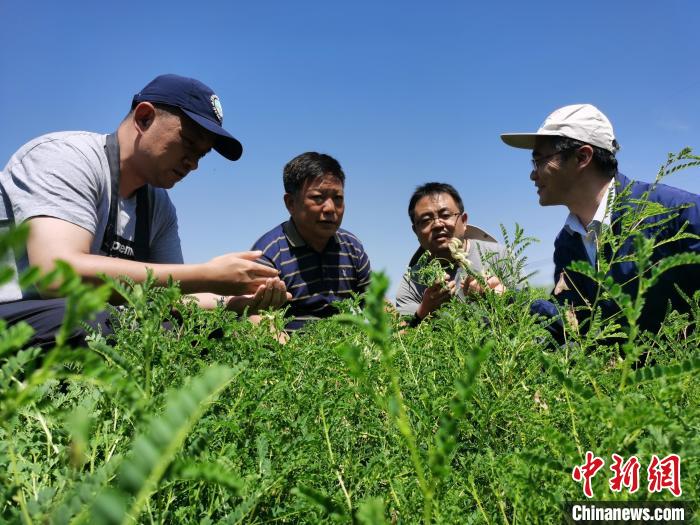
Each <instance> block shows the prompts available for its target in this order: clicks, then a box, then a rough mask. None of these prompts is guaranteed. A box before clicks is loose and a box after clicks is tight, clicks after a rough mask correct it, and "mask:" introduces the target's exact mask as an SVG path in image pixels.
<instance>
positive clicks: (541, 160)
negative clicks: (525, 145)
mask: <svg viewBox="0 0 700 525" xmlns="http://www.w3.org/2000/svg"><path fill="white" fill-rule="evenodd" d="M576 148H578V146H576V147H572V148H566V149H563V150H561V151H555V152H554V153H552V154H551V155H544V156H543V157H537V158H536V159H534V158H533V159H530V162H531V163H532V170H533V171H537V170H538V169H540V168H541V167H542V166H544V165H545V164H546V162H545V161H549V159H551V158H553V157H556V156H557V155H561V154H562V153H567V152H569V151H571V150H574V149H576Z"/></svg>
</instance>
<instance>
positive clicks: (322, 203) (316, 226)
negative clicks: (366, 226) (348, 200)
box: [284, 173, 345, 252]
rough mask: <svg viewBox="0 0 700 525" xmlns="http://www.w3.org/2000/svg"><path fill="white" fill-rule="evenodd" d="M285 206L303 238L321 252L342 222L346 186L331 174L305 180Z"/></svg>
mask: <svg viewBox="0 0 700 525" xmlns="http://www.w3.org/2000/svg"><path fill="white" fill-rule="evenodd" d="M284 203H285V205H286V206H287V210H288V211H289V214H290V215H291V217H292V220H293V221H294V226H296V229H297V231H298V232H299V234H300V235H301V237H302V238H303V239H304V240H305V241H306V242H307V244H309V245H310V246H311V247H312V248H313V249H315V250H316V251H319V252H320V251H322V250H323V249H324V248H325V246H326V244H327V243H328V240H329V239H330V238H331V237H333V235H335V232H337V231H338V228H340V224H341V223H342V221H343V213H344V212H345V200H344V189H343V183H342V182H341V181H340V179H339V178H338V177H336V176H335V175H332V174H330V173H327V174H325V175H322V176H320V177H316V178H315V179H313V180H310V179H306V180H305V181H304V185H303V186H302V188H301V189H300V190H299V191H297V192H296V193H295V194H289V193H286V194H285V195H284Z"/></svg>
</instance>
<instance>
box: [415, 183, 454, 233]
mask: <svg viewBox="0 0 700 525" xmlns="http://www.w3.org/2000/svg"><path fill="white" fill-rule="evenodd" d="M440 193H447V194H448V195H449V196H450V197H452V199H453V200H454V201H455V204H457V207H458V208H459V213H464V203H463V202H462V197H460V196H459V192H458V191H457V190H456V189H455V188H454V186H452V185H451V184H447V183H446V182H426V183H425V184H421V185H420V186H418V187H417V188H416V190H415V191H414V192H413V195H411V200H410V201H409V202H408V217H409V219H411V224H413V223H414V222H415V219H416V218H415V207H416V203H417V202H418V201H419V200H421V199H422V198H423V197H426V196H428V195H438V194H440Z"/></svg>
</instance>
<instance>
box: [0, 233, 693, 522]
mask: <svg viewBox="0 0 700 525" xmlns="http://www.w3.org/2000/svg"><path fill="white" fill-rule="evenodd" d="M521 233H522V232H520V233H519V234H518V235H521ZM22 234H23V233H22V231H21V230H20V231H19V233H15V234H13V235H14V236H15V237H16V238H8V239H4V240H3V241H2V242H3V243H5V244H7V243H10V244H12V243H17V242H19V241H21V235H22ZM17 237H18V238H17ZM0 244H1V243H0ZM3 247H4V246H0V248H3ZM515 251H517V250H515ZM685 262H688V261H685ZM691 262H692V261H691ZM514 268H515V269H516V270H517V271H519V270H520V269H521V265H519V264H517V263H516V264H514ZM57 272H58V274H60V276H61V277H62V278H63V279H64V280H65V281H66V283H69V284H67V285H66V286H65V287H64V290H63V291H64V292H65V293H66V294H67V295H68V297H69V303H70V304H71V308H70V311H71V312H73V314H72V316H69V317H71V318H70V319H67V321H66V323H67V325H66V326H67V327H68V326H69V325H70V324H71V323H73V322H75V321H76V319H78V318H81V317H84V316H86V315H87V314H88V312H90V311H95V310H97V309H99V308H101V307H102V305H103V303H104V301H105V300H106V298H107V296H108V293H109V292H110V287H109V286H107V285H106V286H105V287H103V288H101V289H98V290H92V289H90V288H88V287H86V286H85V285H83V284H82V283H80V282H79V281H77V280H76V279H73V278H71V271H70V269H69V268H66V267H61V268H60V269H59V270H57ZM55 277H56V275H54V276H53V278H55ZM642 278H644V277H642ZM37 279H38V276H37V275H31V276H28V277H26V278H25V282H35V283H36V284H38V285H39V286H41V285H42V283H41V282H39V281H37ZM111 286H114V287H116V289H117V290H119V293H121V294H122V295H123V296H124V297H125V299H126V304H125V307H123V308H120V309H119V312H118V315H117V319H118V326H117V329H116V336H115V337H116V341H115V343H114V345H113V346H110V345H107V344H106V342H105V340H104V339H103V338H102V337H101V336H99V335H95V336H94V337H93V339H92V341H91V347H90V348H89V349H70V348H66V347H65V346H64V345H63V344H62V343H61V339H59V345H58V346H57V347H56V348H55V349H54V350H52V351H49V352H40V351H39V350H38V349H32V348H30V349H23V350H22V349H21V347H22V346H23V342H24V341H26V339H27V337H28V335H29V333H28V331H27V330H26V327H22V326H16V327H12V328H7V327H5V326H4V325H2V326H0V423H1V425H0V480H1V483H0V491H1V494H0V498H1V499H0V501H2V502H3V504H2V507H1V508H0V519H2V520H5V521H9V522H20V521H24V522H26V523H34V522H36V523H44V522H50V523H128V522H133V521H136V522H144V523H263V522H266V523H267V522H282V523H299V522H302V523H304V522H311V523H314V522H327V521H339V522H357V523H382V522H387V523H391V522H397V523H414V522H419V521H424V522H445V523H532V522H544V523H552V522H557V523H558V522H561V519H562V511H561V506H562V504H563V502H564V501H566V500H581V499H584V498H583V495H582V488H581V485H580V484H579V483H576V482H574V481H573V480H572V476H571V472H572V469H573V467H574V466H575V465H579V464H582V463H583V461H584V457H585V453H586V451H589V450H590V451H593V452H594V453H595V454H597V455H599V456H601V457H604V458H605V459H606V466H605V470H604V471H601V472H600V473H599V474H598V475H597V476H596V477H594V479H593V491H594V493H595V496H596V498H595V499H601V500H603V499H604V500H628V499H631V500H652V499H666V500H668V499H673V498H672V496H671V495H670V494H669V493H668V491H664V492H662V493H659V494H650V493H649V492H647V491H646V484H645V483H646V478H645V470H644V469H645V467H646V465H648V463H649V461H650V459H651V456H652V455H653V454H656V455H659V456H665V455H667V454H670V453H676V454H678V455H680V457H681V459H682V473H681V476H682V489H683V497H682V499H683V500H696V501H697V500H698V499H699V497H700V489H699V486H700V388H699V387H700V379H699V378H698V372H697V371H698V369H700V355H699V353H698V347H699V346H700V345H699V344H698V342H699V338H700V330H698V326H697V325H698V322H700V306H699V305H698V299H700V297H699V296H697V295H696V297H695V298H694V299H693V298H689V300H690V301H691V302H693V305H694V307H693V309H692V311H691V312H690V314H687V315H679V314H677V313H671V314H670V316H669V318H668V319H667V322H666V323H665V324H664V327H663V329H662V330H661V332H660V333H659V334H646V333H641V334H640V333H637V332H636V331H634V315H635V313H634V312H635V311H636V310H635V307H636V306H635V304H636V303H632V304H631V305H630V306H629V309H628V310H626V311H623V312H622V313H621V318H622V317H625V316H627V318H626V320H627V322H631V326H632V330H630V329H626V328H625V329H623V328H621V324H616V323H615V322H608V323H607V324H604V323H603V322H602V321H601V320H597V321H595V323H594V324H595V326H594V328H597V329H599V330H598V332H596V331H595V330H592V331H591V333H590V334H581V333H579V332H578V331H577V330H576V329H574V328H573V327H569V331H568V334H569V343H568V344H567V345H566V346H565V347H563V348H558V349H556V350H552V349H551V348H550V347H549V345H550V343H551V339H550V337H549V335H548V333H547V331H546V330H545V329H544V328H543V327H542V326H541V325H540V324H538V322H537V320H536V319H534V318H532V317H531V316H529V315H528V314H527V312H528V305H529V303H530V302H531V301H532V300H533V299H534V298H535V297H537V296H541V295H542V292H538V291H536V290H529V289H522V290H519V291H514V290H513V289H512V288H511V290H510V291H509V292H507V293H506V294H504V295H500V296H499V295H495V294H488V295H486V296H484V297H483V298H480V299H478V300H473V301H471V302H468V303H462V302H458V301H456V302H454V303H452V304H450V305H448V306H447V307H446V308H444V309H442V310H441V311H440V313H439V314H438V315H437V316H435V318H434V319H433V320H431V321H430V322H424V323H422V324H421V325H419V326H418V327H417V328H415V329H404V328H402V327H401V326H400V324H399V322H400V320H399V319H398V317H397V316H396V315H395V314H393V313H391V312H390V311H388V309H387V308H386V305H385V302H384V294H385V292H386V289H387V286H388V283H387V282H386V279H385V278H384V277H383V276H382V275H376V274H375V275H374V276H373V281H372V289H371V291H370V292H369V293H368V294H367V296H366V297H365V299H364V303H363V304H362V309H360V303H359V301H356V302H346V303H344V304H343V306H342V309H343V311H344V313H342V314H341V315H339V316H336V317H335V318H332V319H328V320H324V321H320V322H317V323H314V324H313V325H311V326H310V327H309V329H308V330H306V331H305V332H304V333H299V334H296V335H294V336H293V337H292V338H291V339H290V341H289V342H288V343H287V344H286V345H281V344H279V343H278V341H277V339H276V337H275V332H276V330H278V329H279V327H280V324H281V322H282V320H281V317H280V315H279V314H270V315H268V316H267V317H265V318H264V320H263V322H262V323H261V325H259V326H254V325H252V324H250V323H249V322H247V321H246V320H245V319H237V318H236V317H235V316H234V315H232V314H230V313H228V312H225V311H221V310H218V311H214V312H203V311H200V310H198V309H197V308H196V307H195V306H194V305H192V304H191V303H190V302H188V300H187V299H185V298H182V297H181V296H180V293H179V291H178V289H177V287H176V286H175V285H173V286H170V287H166V288H159V287H156V286H154V285H153V283H151V282H149V283H146V284H144V285H140V284H136V285H133V284H132V285H121V284H117V283H112V284H111ZM616 293H620V292H619V290H617V289H612V287H611V290H610V291H609V295H611V296H613V297H614V296H615V294H616ZM621 301H622V302H624V300H622V299H621ZM625 304H626V303H625ZM175 310H176V311H177V312H178V313H177V315H174V314H173V312H174V311H175ZM163 321H166V322H167V326H164V325H163ZM0 324H2V323H0ZM608 326H612V328H608ZM601 332H602V333H603V334H604V335H605V337H607V338H609V336H610V334H611V333H620V334H622V333H624V334H625V337H621V338H620V339H619V343H615V344H613V345H605V346H604V345H600V344H599V342H600V341H599V339H598V337H599V335H600V333H601ZM622 350H625V351H624V352H623V351H622ZM642 352H645V353H647V354H648V356H650V357H652V358H653V360H654V361H655V365H654V366H653V367H649V366H647V367H644V368H641V369H636V358H637V357H638V356H639V355H640V354H641V353H642ZM622 355H624V356H626V357H622ZM612 453H617V454H620V455H621V456H623V457H625V458H627V457H630V456H632V455H636V456H637V457H638V458H639V459H640V462H641V464H642V465H643V470H642V475H641V483H642V489H641V490H639V491H638V492H636V493H634V494H629V492H628V491H627V490H623V491H622V492H620V493H613V492H611V491H610V489H609V487H608V478H609V477H610V470H609V468H608V467H609V464H610V456H611V454H612Z"/></svg>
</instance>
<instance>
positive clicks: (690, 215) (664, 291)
mask: <svg viewBox="0 0 700 525" xmlns="http://www.w3.org/2000/svg"><path fill="white" fill-rule="evenodd" d="M615 182H616V195H620V194H622V192H623V190H624V189H625V188H627V187H628V186H630V190H631V191H630V194H629V196H627V197H626V199H632V200H633V199H641V197H642V195H643V193H644V192H646V191H648V192H649V196H648V197H647V199H648V200H649V201H651V202H657V203H659V204H662V205H663V206H664V207H666V208H677V207H679V206H688V207H686V208H683V209H681V210H678V211H675V212H674V211H671V212H670V213H671V214H673V213H676V214H677V216H676V217H674V218H673V219H671V220H670V221H668V222H666V223H663V224H660V225H659V224H658V223H659V222H661V221H662V220H663V219H665V218H668V216H669V213H665V214H662V215H659V216H655V217H650V218H649V219H647V220H645V221H644V225H645V227H646V226H648V228H646V229H644V230H643V233H644V235H645V236H647V237H651V236H655V237H656V239H657V241H660V240H663V239H668V238H670V237H672V236H673V235H674V234H675V233H676V232H678V230H679V229H680V228H681V226H682V225H683V224H684V223H686V222H687V223H688V226H687V227H686V230H685V231H686V232H688V233H692V234H695V235H700V196H698V195H695V194H693V193H689V192H687V191H683V190H681V189H678V188H673V187H671V186H666V185H665V184H657V185H655V186H654V185H653V184H649V183H645V182H637V181H630V180H629V179H628V178H627V177H625V176H624V175H622V174H621V173H618V174H617V176H616V177H615ZM621 204H622V205H623V208H622V210H619V209H618V210H616V211H615V212H614V213H613V215H612V216H611V223H612V225H613V232H614V233H615V234H617V235H619V234H620V224H619V223H620V221H619V218H620V214H621V213H625V210H624V206H625V204H626V201H623V202H621ZM629 204H630V205H631V206H634V204H633V203H632V202H630V203H629ZM606 248H607V249H606V250H604V253H602V254H600V253H599V254H598V257H601V256H603V257H606V259H607V260H610V257H611V254H610V253H608V252H609V247H608V246H606ZM633 252H634V242H633V239H632V238H628V239H626V240H625V242H624V243H623V244H622V246H621V247H620V249H619V251H618V252H617V253H616V254H615V258H616V259H619V258H620V257H623V256H625V255H630V254H632V253H633ZM684 252H692V253H696V254H700V239H680V240H677V241H674V242H670V243H666V244H662V245H661V246H658V247H657V248H656V249H655V250H654V253H653V255H652V264H653V263H656V262H658V261H660V260H661V259H663V258H665V257H668V256H670V255H674V254H678V253H684ZM573 261H588V257H587V254H586V249H585V247H584V245H583V240H582V239H581V235H580V234H578V233H571V232H569V231H568V230H567V229H566V228H562V230H561V231H560V232H559V235H557V238H556V240H555V241H554V267H555V268H554V282H555V283H557V282H559V279H560V277H561V275H562V272H563V271H564V270H566V269H567V268H568V267H569V265H570V264H571V263H572V262H573ZM608 275H609V276H611V277H612V278H613V280H614V281H615V282H616V283H620V284H621V285H623V289H624V291H625V292H626V293H628V294H630V295H631V296H632V297H633V298H634V297H636V295H637V289H638V280H637V279H636V278H635V277H636V275H637V266H636V264H635V263H634V262H631V261H630V262H620V263H617V264H614V265H613V266H612V268H611V270H610V272H609V273H608ZM564 279H565V282H566V285H567V288H568V290H564V291H561V292H560V293H559V294H557V295H553V299H554V300H556V302H558V303H560V304H564V302H565V301H566V302H569V303H570V304H572V305H573V306H581V305H585V304H587V302H588V303H589V304H590V303H592V301H593V300H594V299H595V297H596V295H597V292H598V288H597V284H596V283H595V282H594V281H593V280H591V279H589V278H588V277H586V276H584V275H582V274H580V273H577V272H573V271H571V270H567V271H566V272H565V273H564ZM674 285H678V286H679V287H680V289H681V290H683V291H684V293H686V294H687V295H688V296H690V297H692V295H693V293H694V292H695V291H696V290H698V289H700V265H686V266H680V267H677V268H674V269H672V270H669V271H667V272H666V273H664V274H662V276H661V277H660V279H659V281H658V282H657V284H656V285H655V286H653V287H652V288H651V289H649V290H648V291H647V293H646V299H645V304H644V309H643V310H642V314H641V317H640V319H639V326H640V327H641V328H642V329H645V330H650V331H656V330H657V329H658V328H659V326H660V324H661V322H662V321H663V319H664V317H665V315H666V311H667V308H668V303H669V301H670V303H671V308H673V309H674V310H678V311H681V312H684V311H688V309H689V306H688V304H687V303H686V302H685V301H684V300H683V298H682V297H680V296H679V294H678V293H677V292H676V290H675V286H674ZM598 304H599V305H600V307H601V310H602V313H603V316H604V317H608V316H610V315H612V314H614V313H615V312H617V311H618V308H617V305H615V304H614V303H613V302H612V301H602V302H599V303H598ZM531 310H532V312H533V313H538V314H541V315H545V316H547V317H552V316H555V315H557V314H558V312H557V308H556V307H555V306H554V304H552V303H550V302H549V301H535V302H534V303H533V305H532V309H531ZM577 315H578V316H579V321H581V320H582V318H586V317H588V315H587V314H586V312H585V310H583V311H582V312H581V313H578V314H577ZM552 328H553V330H552V332H553V333H554V334H555V337H557V339H559V340H560V342H561V334H560V333H559V334H557V333H556V332H557V331H560V330H561V324H559V325H558V326H553V327H552Z"/></svg>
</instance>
